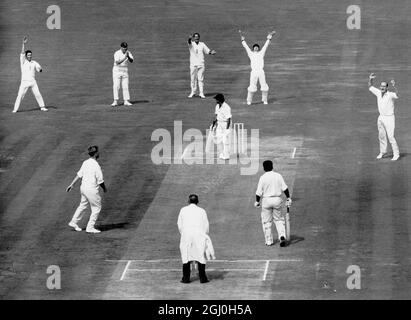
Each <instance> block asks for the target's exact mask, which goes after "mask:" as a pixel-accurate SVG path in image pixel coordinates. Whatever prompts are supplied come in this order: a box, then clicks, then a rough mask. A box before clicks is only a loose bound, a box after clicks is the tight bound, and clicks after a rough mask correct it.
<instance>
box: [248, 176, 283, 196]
mask: <svg viewBox="0 0 411 320" xmlns="http://www.w3.org/2000/svg"><path fill="white" fill-rule="evenodd" d="M286 189H288V187H287V185H286V184H285V182H284V179H283V176H282V175H281V174H279V173H277V172H274V171H269V172H266V173H264V174H263V175H262V176H261V177H260V180H259V181H258V186H257V191H256V193H255V194H256V195H258V196H260V197H264V198H268V197H280V196H281V194H282V192H283V191H285V190H286Z"/></svg>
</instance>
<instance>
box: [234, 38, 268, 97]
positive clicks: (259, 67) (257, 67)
mask: <svg viewBox="0 0 411 320" xmlns="http://www.w3.org/2000/svg"><path fill="white" fill-rule="evenodd" d="M239 32H240V35H241V44H242V46H243V47H244V49H245V50H246V51H247V55H248V57H249V58H250V64H251V73H250V85H249V86H248V88H247V91H248V93H247V104H248V105H251V103H252V102H253V96H254V93H256V92H257V84H258V82H260V89H261V96H262V98H261V100H262V101H263V103H264V104H268V89H269V87H268V84H267V82H266V81H265V73H264V56H265V52H266V51H267V48H268V45H269V44H270V41H271V39H272V37H273V34H275V31H272V32H270V33H269V34H268V35H267V40H266V41H265V44H264V46H263V48H262V49H261V50H260V46H259V45H258V44H257V43H256V44H254V45H253V50H252V51H251V49H250V48H249V46H248V45H247V42H246V41H245V37H244V35H243V34H242V32H241V30H239Z"/></svg>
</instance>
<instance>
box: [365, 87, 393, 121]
mask: <svg viewBox="0 0 411 320" xmlns="http://www.w3.org/2000/svg"><path fill="white" fill-rule="evenodd" d="M370 91H371V92H372V93H373V94H374V95H375V96H377V104H378V112H379V113H380V115H382V116H392V115H394V107H395V105H394V100H395V99H398V96H397V94H396V93H395V92H391V91H387V92H386V93H385V94H384V96H382V92H381V90H378V89H377V88H376V87H374V86H371V87H370Z"/></svg>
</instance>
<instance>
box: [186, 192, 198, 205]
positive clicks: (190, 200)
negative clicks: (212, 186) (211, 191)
mask: <svg viewBox="0 0 411 320" xmlns="http://www.w3.org/2000/svg"><path fill="white" fill-rule="evenodd" d="M188 203H194V204H197V203H198V196H197V195H196V194H190V195H189V196H188Z"/></svg>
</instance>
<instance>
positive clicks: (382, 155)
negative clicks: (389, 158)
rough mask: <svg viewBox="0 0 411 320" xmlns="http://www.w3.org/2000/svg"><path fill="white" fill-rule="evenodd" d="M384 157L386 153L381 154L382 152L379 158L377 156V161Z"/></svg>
mask: <svg viewBox="0 0 411 320" xmlns="http://www.w3.org/2000/svg"><path fill="white" fill-rule="evenodd" d="M384 155H385V153H381V152H380V153H379V154H378V156H377V158H376V159H377V160H379V159H382V157H384Z"/></svg>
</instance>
